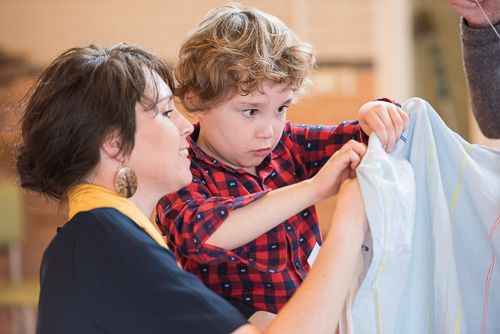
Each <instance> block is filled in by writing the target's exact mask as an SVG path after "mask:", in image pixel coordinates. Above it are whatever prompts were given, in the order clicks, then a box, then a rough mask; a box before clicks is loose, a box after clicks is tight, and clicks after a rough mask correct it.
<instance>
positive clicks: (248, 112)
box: [243, 109, 257, 117]
mask: <svg viewBox="0 0 500 334" xmlns="http://www.w3.org/2000/svg"><path fill="white" fill-rule="evenodd" d="M256 114H257V109H247V110H243V115H245V116H246V117H253V116H255V115H256Z"/></svg>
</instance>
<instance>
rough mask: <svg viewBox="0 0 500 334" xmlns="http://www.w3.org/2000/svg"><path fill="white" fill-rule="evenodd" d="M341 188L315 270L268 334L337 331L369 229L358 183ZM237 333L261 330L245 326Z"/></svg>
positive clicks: (351, 182)
mask: <svg viewBox="0 0 500 334" xmlns="http://www.w3.org/2000/svg"><path fill="white" fill-rule="evenodd" d="M341 188H342V189H341V191H340V193H339V204H338V206H337V207H338V209H337V211H336V212H335V215H334V217H333V220H332V225H331V227H330V230H329V233H328V236H327V237H326V239H325V241H324V243H323V247H322V249H321V252H320V254H319V256H318V258H317V260H316V262H315V264H314V267H313V268H311V271H310V272H309V274H308V276H307V278H306V279H305V280H304V282H303V283H302V285H301V286H300V287H299V289H298V290H297V292H296V293H295V294H294V295H293V297H292V298H291V299H290V301H289V302H288V303H287V304H286V305H285V307H283V308H282V309H281V311H280V312H279V313H278V315H277V316H276V318H275V319H274V320H273V321H272V322H271V324H270V325H269V327H268V328H267V329H266V331H265V333H271V334H274V333H290V334H294V333H317V334H322V333H329V334H331V333H333V332H334V331H335V329H336V328H337V326H338V319H339V316H340V313H341V311H342V306H343V304H344V300H345V296H346V294H347V290H348V286H349V283H350V281H351V279H352V277H353V275H354V272H355V267H356V260H357V257H358V256H359V250H360V248H361V244H362V242H363V238H364V235H365V233H366V232H367V229H368V227H367V223H366V216H365V209H364V204H363V199H362V197H361V191H360V189H359V183H358V180H357V179H351V180H347V181H345V182H344V183H343V184H342V187H341ZM234 333H235V334H250V333H259V331H258V330H257V329H256V328H255V327H253V326H250V325H245V326H242V327H240V328H238V329H237V330H236V331H235V332H234Z"/></svg>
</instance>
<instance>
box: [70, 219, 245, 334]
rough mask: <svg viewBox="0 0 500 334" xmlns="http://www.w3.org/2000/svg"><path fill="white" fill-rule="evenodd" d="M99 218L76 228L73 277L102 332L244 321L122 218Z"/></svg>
mask: <svg viewBox="0 0 500 334" xmlns="http://www.w3.org/2000/svg"><path fill="white" fill-rule="evenodd" d="M119 216H121V217H122V218H120V217H119ZM117 217H118V218H117ZM101 218H102V217H97V216H94V217H90V219H89V222H88V223H87V224H86V225H85V226H84V227H83V228H82V230H81V232H80V235H79V238H78V242H77V244H76V247H75V250H74V256H75V270H74V275H75V276H76V279H77V281H78V290H79V291H80V299H81V302H82V303H83V304H84V305H85V310H86V313H87V314H88V315H89V316H90V317H91V318H92V319H93V321H94V323H96V324H97V325H98V327H99V328H100V329H101V330H102V331H103V332H106V333H196V332H198V331H199V329H200V328H203V329H204V331H206V332H207V333H231V332H233V331H234V330H235V329H237V328H238V327H240V326H242V325H244V324H245V323H246V319H245V318H244V317H243V315H242V314H241V313H240V312H239V311H238V310H237V309H236V308H234V307H233V306H232V305H231V304H230V303H228V302H227V301H226V300H225V299H223V298H222V297H221V296H219V295H217V294H215V293H214V292H212V291H210V290H209V289H208V288H207V287H205V286H204V285H203V283H201V281H200V280H199V279H198V278H197V277H195V276H194V275H192V274H190V273H187V272H185V271H183V270H181V269H180V268H179V267H178V266H177V263H176V260H175V257H174V256H173V255H172V253H171V252H170V251H169V250H167V249H165V248H163V247H161V246H160V245H158V244H157V243H156V242H155V241H154V240H153V239H152V238H151V237H150V236H149V235H148V234H147V233H145V231H144V230H143V229H141V228H140V227H139V226H138V225H136V224H135V223H133V222H132V221H130V220H129V219H128V218H127V217H126V216H123V215H121V214H120V213H118V212H116V213H115V214H112V216H110V218H111V219H105V220H102V219H101ZM103 254H104V255H105V256H103ZM65 320H66V319H61V321H65Z"/></svg>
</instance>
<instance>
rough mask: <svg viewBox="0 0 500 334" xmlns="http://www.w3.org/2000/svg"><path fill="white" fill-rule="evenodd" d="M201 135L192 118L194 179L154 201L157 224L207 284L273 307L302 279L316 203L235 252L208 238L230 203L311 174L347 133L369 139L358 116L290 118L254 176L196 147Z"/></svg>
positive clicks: (317, 239)
mask: <svg viewBox="0 0 500 334" xmlns="http://www.w3.org/2000/svg"><path fill="white" fill-rule="evenodd" d="M198 134H199V125H198V124H195V131H194V132H193V134H192V135H191V138H190V139H189V140H190V145H191V147H190V149H189V153H190V158H191V160H192V162H191V172H192V173H193V182H192V183H191V184H190V185H189V186H187V187H186V188H183V189H182V190H180V191H178V192H177V193H175V194H171V195H168V196H165V197H163V198H162V199H161V200H160V201H159V202H158V205H157V207H156V210H157V216H156V223H157V224H158V226H159V228H160V229H161V231H162V232H163V233H164V234H166V235H168V238H167V243H168V245H169V246H170V247H171V249H172V250H174V251H175V254H176V256H177V259H178V260H179V262H180V263H181V265H182V267H183V268H184V269H185V270H186V271H189V272H192V273H193V274H195V275H196V276H198V277H199V278H200V279H201V280H202V282H203V283H204V284H205V285H206V286H207V287H209V288H210V289H211V290H213V291H215V292H217V293H218V294H221V295H222V296H224V297H225V298H226V299H233V300H238V301H240V302H243V303H244V304H247V305H249V306H250V307H253V308H255V309H257V310H264V311H269V312H273V313H277V312H278V311H279V310H280V309H281V307H283V305H285V303H286V302H287V301H288V300H289V299H290V297H291V296H292V294H293V293H294V292H295V290H296V289H297V288H298V286H299V285H300V283H301V282H302V280H303V279H305V277H306V275H307V272H308V271H309V269H310V266H309V264H308V262H307V260H308V258H309V255H310V254H311V252H312V250H313V248H314V247H315V245H316V243H317V244H318V245H321V244H322V238H321V232H320V228H319V224H318V218H317V215H316V209H315V207H314V206H311V207H309V208H307V209H305V210H303V211H301V212H299V213H297V215H295V216H293V217H290V218H289V219H287V220H285V221H284V222H282V223H280V224H279V225H278V226H276V227H275V228H273V229H272V230H270V231H269V232H267V233H265V234H263V235H261V236H260V237H258V238H257V239H255V240H253V241H251V242H250V243H248V244H246V245H244V246H241V247H239V248H237V249H234V250H232V251H229V250H225V249H222V248H218V247H216V246H212V245H208V244H205V241H206V240H207V239H208V238H209V236H210V235H211V234H212V233H213V232H214V231H215V230H216V229H217V228H218V227H219V226H220V224H221V223H222V222H223V221H224V219H225V218H226V217H227V215H228V214H229V213H230V212H231V211H232V210H235V209H238V208H240V207H242V206H244V205H247V204H249V203H251V202H252V201H254V200H256V199H257V198H259V197H260V196H262V195H263V194H265V193H266V192H268V191H270V190H273V189H277V188H281V187H285V186H287V185H291V184H295V183H297V182H300V181H303V180H307V179H309V178H311V177H312V176H314V175H315V174H316V173H317V172H318V171H319V170H320V168H321V167H322V166H323V165H324V164H325V163H326V162H327V161H328V159H329V158H330V156H332V155H333V153H335V152H336V151H337V150H339V149H340V148H341V147H342V146H343V145H344V144H345V143H346V142H348V141H349V140H350V139H354V140H357V141H362V142H365V143H366V142H367V140H368V138H367V137H366V135H365V134H364V133H363V132H362V131H361V129H360V127H359V125H358V122H357V121H352V122H344V123H342V124H340V125H338V126H336V127H327V126H321V125H318V126H315V127H313V126H303V125H292V124H291V123H290V122H287V123H286V124H285V127H284V130H283V135H282V137H281V140H280V142H279V143H278V145H277V146H276V148H275V149H274V150H273V152H272V153H271V154H270V155H269V156H267V157H266V158H265V159H264V161H263V162H262V163H261V164H260V165H259V166H257V168H256V170H257V175H253V174H250V173H248V172H246V171H244V170H242V169H234V168H231V167H229V166H226V165H225V164H223V163H221V162H219V161H217V160H216V159H214V158H212V157H210V156H208V155H206V154H205V153H204V152H203V151H202V150H201V149H200V148H198V147H197V146H196V140H197V138H198Z"/></svg>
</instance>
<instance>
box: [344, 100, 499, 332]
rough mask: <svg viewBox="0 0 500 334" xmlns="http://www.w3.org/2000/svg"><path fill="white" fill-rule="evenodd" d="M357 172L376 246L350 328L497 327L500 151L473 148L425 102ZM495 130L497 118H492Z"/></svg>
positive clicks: (409, 106)
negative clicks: (389, 149) (393, 141)
mask: <svg viewBox="0 0 500 334" xmlns="http://www.w3.org/2000/svg"><path fill="white" fill-rule="evenodd" d="M403 109H404V110H406V111H407V112H408V114H409V115H410V119H411V122H410V126H409V128H408V129H407V130H405V131H404V132H403V135H402V136H401V140H399V141H398V143H397V145H396V147H395V150H394V152H393V153H391V154H387V153H385V151H384V150H383V149H382V147H381V144H380V141H379V140H378V138H377V137H376V135H375V134H372V137H371V138H370V142H369V145H368V152H367V154H366V155H365V157H364V158H363V161H362V163H361V164H360V166H359V167H358V169H357V174H358V178H359V181H360V186H361V191H362V195H363V199H364V202H365V206H366V211H367V217H368V221H369V225H370V230H371V238H372V243H373V247H372V249H371V250H370V252H372V254H370V255H371V256H372V260H371V262H370V263H369V265H365V268H367V270H365V272H364V273H363V274H362V276H365V277H364V280H363V282H362V283H361V286H360V287H359V291H358V294H357V296H356V299H355V301H354V305H353V313H352V315H353V325H354V333H356V334H361V333H409V334H412V333H415V334H417V333H418V334H421V333H436V334H438V333H439V334H442V333H500V268H499V265H498V264H497V265H495V260H496V254H499V252H500V229H497V227H498V225H499V224H500V151H497V150H494V149H490V148H487V147H483V146H479V145H471V144H469V143H468V142H466V141H465V140H464V139H462V138H461V137H460V136H459V135H458V134H456V133H454V132H453V131H451V130H450V129H449V128H448V127H447V126H446V124H445V123H444V122H443V121H442V119H441V118H440V117H439V115H438V114H437V113H436V111H435V110H434V109H433V108H432V107H431V106H430V105H429V104H428V103H427V102H426V101H424V100H421V99H417V98H414V99H410V100H408V101H407V102H406V103H405V104H404V105H403ZM499 126H500V124H499Z"/></svg>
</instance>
